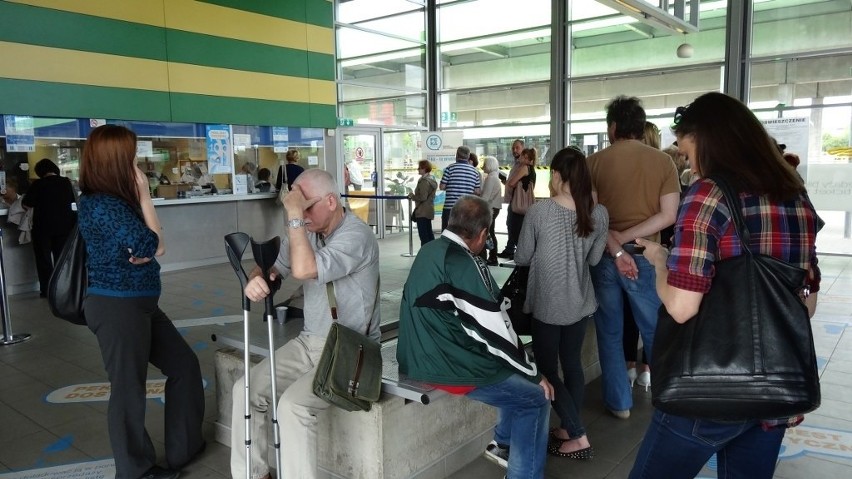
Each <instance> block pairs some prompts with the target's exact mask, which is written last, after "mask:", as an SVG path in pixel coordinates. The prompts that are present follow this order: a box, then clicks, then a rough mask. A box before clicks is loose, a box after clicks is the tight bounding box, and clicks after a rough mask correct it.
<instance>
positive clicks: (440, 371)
mask: <svg viewBox="0 0 852 479" xmlns="http://www.w3.org/2000/svg"><path fill="white" fill-rule="evenodd" d="M463 244H464V243H463V242H461V239H460V238H459V237H458V236H456V235H454V234H453V233H451V232H449V231H445V232H444V234H443V235H442V236H441V237H440V238H439V239H437V240H435V241H432V242H430V243H428V244H426V245H425V246H423V247H422V248H421V249H420V252H419V253H418V254H417V258H416V259H415V260H414V264H413V265H412V266H411V271H410V272H409V276H408V280H407V281H406V283H405V288H404V290H403V295H402V303H401V305H400V312H399V342H398V345H397V352H396V355H397V361H398V362H399V370H400V373H402V374H405V375H407V376H408V377H410V378H411V379H414V380H418V381H423V382H427V383H431V384H438V385H447V386H452V385H459V386H462V385H464V386H488V385H491V384H496V383H498V382H500V381H503V380H504V379H506V378H508V377H509V376H510V375H512V374H515V373H517V374H521V375H522V376H525V377H526V378H528V379H529V380H530V381H533V382H536V383H538V382H539V381H540V380H541V377H540V375H539V373H538V370H537V368H536V365H535V364H534V363H533V362H532V361H531V360H530V358H529V357H528V356H527V354H526V351H524V349H523V347H520V343H519V341H518V336H517V335H516V334H515V332H514V331H513V330H512V326H511V322H510V321H509V318H508V316H507V315H506V313H505V308H506V306H507V305H504V304H503V298H502V297H501V295H500V288H499V287H498V286H497V283H496V282H495V281H494V278H492V277H491V273H489V272H488V268H487V267H486V266H485V265H484V264H483V265H482V266H481V267H480V266H478V264H477V262H476V261H475V260H474V259H473V256H472V254H471V253H470V251H469V250H468V249H467V248H466V247H464V246H462V245H463Z"/></svg>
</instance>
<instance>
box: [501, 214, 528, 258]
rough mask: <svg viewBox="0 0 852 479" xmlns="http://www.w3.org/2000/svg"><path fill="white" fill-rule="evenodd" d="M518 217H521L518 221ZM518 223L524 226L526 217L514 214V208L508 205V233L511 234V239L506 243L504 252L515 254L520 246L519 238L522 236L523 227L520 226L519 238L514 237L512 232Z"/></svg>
mask: <svg viewBox="0 0 852 479" xmlns="http://www.w3.org/2000/svg"><path fill="white" fill-rule="evenodd" d="M518 216H520V220H518V219H517V217H518ZM518 222H520V223H521V225H523V222H524V216H523V215H519V214H517V213H514V212H512V206H511V205H506V232H507V233H508V234H509V239H508V240H507V241H506V248H505V249H504V251H506V252H508V253H512V254H514V253H515V248H516V247H517V246H518V236H520V235H521V227H520V226H518V234H517V236H513V235H512V232H513V231H514V225H515V223H518Z"/></svg>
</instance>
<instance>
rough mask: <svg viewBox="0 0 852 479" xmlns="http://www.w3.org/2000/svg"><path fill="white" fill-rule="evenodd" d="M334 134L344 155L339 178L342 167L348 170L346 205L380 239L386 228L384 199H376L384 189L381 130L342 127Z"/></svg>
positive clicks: (341, 176)
mask: <svg viewBox="0 0 852 479" xmlns="http://www.w3.org/2000/svg"><path fill="white" fill-rule="evenodd" d="M337 137H338V141H339V142H340V143H339V144H338V151H340V152H342V156H343V164H342V165H341V167H340V168H341V170H340V171H339V172H338V174H339V176H338V178H344V171H343V168H346V169H348V172H349V186H348V187H347V188H346V191H345V194H346V195H347V198H346V200H347V202H348V204H349V207H350V209H351V210H352V211H353V212H354V213H355V215H357V216H358V217H359V218H361V219H362V220H364V222H365V223H367V224H368V225H370V226H372V227H373V231H375V233H376V235H377V236H378V237H379V238H383V237H384V235H385V230H386V228H385V211H384V210H385V208H384V207H383V206H384V200H382V199H380V198H376V197H377V196H382V195H383V194H384V193H383V192H384V190H385V181H384V173H383V172H384V164H383V161H382V132H381V130H380V129H378V128H343V129H340V130H339V131H338V136H337ZM359 183H360V184H359Z"/></svg>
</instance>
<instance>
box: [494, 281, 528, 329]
mask: <svg viewBox="0 0 852 479" xmlns="http://www.w3.org/2000/svg"><path fill="white" fill-rule="evenodd" d="M529 275H530V267H529V266H515V269H513V270H512V273H511V274H510V275H509V278H508V279H506V282H505V283H503V287H502V288H500V294H502V295H503V297H504V298H509V299H510V300H511V301H512V304H511V306H510V307H509V309H508V310H506V313H507V314H508V315H509V320H511V321H512V329H514V330H515V333H516V334H519V335H524V336H528V335H530V334H532V314H530V313H525V312H524V302H526V299H527V282H528V281H529Z"/></svg>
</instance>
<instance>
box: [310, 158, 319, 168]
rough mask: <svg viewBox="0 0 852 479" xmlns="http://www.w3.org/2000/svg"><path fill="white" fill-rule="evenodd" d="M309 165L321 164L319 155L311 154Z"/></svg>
mask: <svg viewBox="0 0 852 479" xmlns="http://www.w3.org/2000/svg"><path fill="white" fill-rule="evenodd" d="M308 165H309V166H317V165H319V157H318V156H309V157H308Z"/></svg>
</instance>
